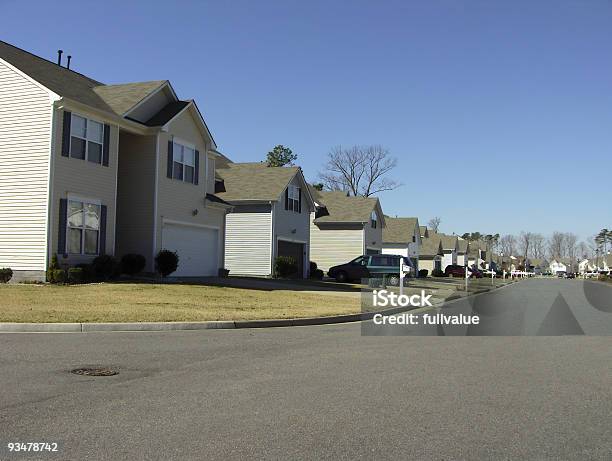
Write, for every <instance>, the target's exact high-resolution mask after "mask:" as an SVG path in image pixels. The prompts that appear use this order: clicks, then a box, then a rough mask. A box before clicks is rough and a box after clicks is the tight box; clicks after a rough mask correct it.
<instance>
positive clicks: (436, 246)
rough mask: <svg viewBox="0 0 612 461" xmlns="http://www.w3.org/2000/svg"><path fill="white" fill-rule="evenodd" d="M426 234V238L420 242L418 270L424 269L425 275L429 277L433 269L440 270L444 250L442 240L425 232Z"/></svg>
mask: <svg viewBox="0 0 612 461" xmlns="http://www.w3.org/2000/svg"><path fill="white" fill-rule="evenodd" d="M426 234H427V235H428V237H424V238H423V239H422V240H421V248H420V253H419V269H420V270H423V269H425V270H427V273H428V274H427V275H431V273H432V272H433V270H434V269H440V270H442V259H443V257H444V250H443V249H442V240H441V239H440V237H439V236H436V235H435V234H433V233H429V232H426ZM424 235H425V234H424Z"/></svg>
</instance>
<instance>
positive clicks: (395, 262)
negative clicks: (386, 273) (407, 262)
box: [370, 255, 399, 267]
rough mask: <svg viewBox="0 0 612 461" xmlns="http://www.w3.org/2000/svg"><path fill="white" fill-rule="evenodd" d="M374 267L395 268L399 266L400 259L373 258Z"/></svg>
mask: <svg viewBox="0 0 612 461" xmlns="http://www.w3.org/2000/svg"><path fill="white" fill-rule="evenodd" d="M370 264H371V265H372V266H386V267H395V266H399V257H397V256H382V255H381V256H378V255H377V256H372V261H371V263H370Z"/></svg>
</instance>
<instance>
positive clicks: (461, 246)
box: [457, 238, 470, 266]
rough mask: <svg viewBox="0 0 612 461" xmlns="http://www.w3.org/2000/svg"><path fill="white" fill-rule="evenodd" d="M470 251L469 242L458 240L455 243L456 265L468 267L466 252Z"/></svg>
mask: <svg viewBox="0 0 612 461" xmlns="http://www.w3.org/2000/svg"><path fill="white" fill-rule="evenodd" d="M469 251H470V241H469V240H466V239H462V238H459V239H458V241H457V264H458V265H459V266H467V265H468V252H469Z"/></svg>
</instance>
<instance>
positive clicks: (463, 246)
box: [457, 239, 470, 253]
mask: <svg viewBox="0 0 612 461" xmlns="http://www.w3.org/2000/svg"><path fill="white" fill-rule="evenodd" d="M469 246H470V242H469V240H465V239H459V240H458V247H459V249H458V250H457V251H458V252H459V253H467V252H468V248H469Z"/></svg>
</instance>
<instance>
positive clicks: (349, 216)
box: [314, 191, 385, 228]
mask: <svg viewBox="0 0 612 461" xmlns="http://www.w3.org/2000/svg"><path fill="white" fill-rule="evenodd" d="M314 199H315V202H317V203H319V204H322V206H324V207H325V208H326V209H327V211H328V213H329V214H328V215H326V216H321V217H318V218H316V219H315V222H316V223H367V222H369V221H370V217H371V215H372V212H373V211H376V212H377V214H378V218H379V220H380V221H381V223H382V226H383V228H384V226H385V217H384V215H383V213H382V208H381V206H380V202H379V200H378V199H377V198H376V197H361V196H352V195H351V196H347V195H346V193H345V192H343V191H315V194H314Z"/></svg>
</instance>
